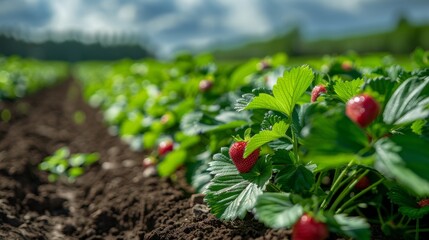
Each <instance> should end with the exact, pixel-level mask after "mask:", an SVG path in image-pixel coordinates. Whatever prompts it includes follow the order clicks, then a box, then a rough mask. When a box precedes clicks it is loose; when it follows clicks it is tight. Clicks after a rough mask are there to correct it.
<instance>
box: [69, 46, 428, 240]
mask: <svg viewBox="0 0 429 240" xmlns="http://www.w3.org/2000/svg"><path fill="white" fill-rule="evenodd" d="M413 56H414V60H415V61H414V62H415V64H416V69H415V70H413V71H407V70H405V69H404V68H402V67H400V66H398V65H393V64H392V62H391V61H383V63H382V62H380V63H379V64H378V65H375V66H374V65H372V64H367V65H365V63H368V62H365V61H364V59H362V58H359V57H356V56H347V57H337V58H329V59H325V60H320V61H319V63H320V66H321V67H320V68H318V69H311V68H310V67H308V66H301V67H296V68H291V67H288V66H285V63H286V57H285V55H282V54H279V55H276V56H274V57H273V58H267V59H263V60H250V61H248V62H247V63H245V64H242V65H240V66H237V67H232V68H228V67H221V66H219V65H216V64H214V63H213V61H212V59H211V58H210V57H209V56H207V55H205V56H199V57H196V58H192V57H190V56H180V57H178V58H177V59H175V61H173V62H158V61H143V62H129V61H125V62H120V63H111V64H109V65H103V66H101V65H100V64H95V63H86V64H81V65H79V66H78V68H77V69H78V70H77V72H78V75H79V79H81V81H82V84H83V87H84V91H85V96H86V98H87V99H88V101H89V102H90V103H91V104H92V105H93V106H96V107H99V108H101V109H102V110H103V111H104V114H105V120H106V122H108V123H109V124H110V125H111V126H112V127H111V130H112V131H111V132H112V133H114V134H119V135H120V136H121V138H122V139H124V140H125V141H127V142H128V143H130V145H131V147H132V148H134V149H135V150H142V149H146V150H147V151H148V153H150V157H148V158H146V159H145V160H144V163H143V164H144V165H145V167H147V169H154V167H155V166H156V167H157V170H158V173H159V174H160V175H161V176H169V175H171V174H173V173H174V172H175V171H176V169H177V168H179V167H180V166H182V165H186V167H187V170H188V180H189V181H190V183H191V184H192V185H193V186H194V187H195V188H196V189H197V190H198V191H202V192H204V193H205V195H206V197H205V200H206V202H207V203H208V205H209V206H210V208H211V211H212V213H213V214H215V215H216V216H217V217H219V218H221V219H224V220H233V219H236V218H244V217H245V216H246V214H247V213H248V212H252V213H253V214H254V216H255V217H256V218H257V219H258V220H259V221H261V222H263V223H265V224H266V225H267V226H269V227H272V228H292V227H293V238H294V239H325V238H326V237H327V236H328V234H329V232H332V233H336V234H339V235H346V236H349V237H352V238H357V239H369V238H370V230H369V229H370V228H369V224H368V223H372V224H375V225H380V227H381V229H382V231H383V233H384V234H386V235H391V236H393V235H394V234H396V233H397V232H401V233H404V236H411V235H415V236H417V237H418V236H419V234H420V233H421V232H425V231H428V227H429V226H427V224H426V223H425V221H424V220H427V215H428V213H429V206H426V205H427V203H428V200H427V197H428V196H429V178H428V176H429V174H427V173H428V172H429V169H428V168H429V164H428V163H429V152H428V150H427V149H425V147H424V146H428V143H429V134H428V132H429V131H428V129H429V128H428V126H429V124H428V122H427V117H428V115H429V110H428V105H429V104H428V99H429V77H428V76H429V74H428V73H429V71H428V69H427V67H428V66H427V56H428V53H427V52H424V51H421V50H419V51H416V52H415V53H414V55H413ZM417 65H418V67H417ZM232 135H235V136H236V137H234V138H232V137H231V136H232ZM166 139H167V141H165V140H166ZM231 143H232V145H231ZM229 145H231V147H230V148H228V147H227V146H229ZM219 149H221V152H220V153H216V152H217V151H218V150H219ZM213 154H214V156H213ZM422 219H423V220H422Z"/></svg>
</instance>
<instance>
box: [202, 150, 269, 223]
mask: <svg viewBox="0 0 429 240" xmlns="http://www.w3.org/2000/svg"><path fill="white" fill-rule="evenodd" d="M228 155H229V154H228V148H222V149H221V153H217V154H215V155H214V157H213V161H211V162H210V163H209V169H208V170H209V171H210V173H211V174H212V175H214V177H213V179H212V180H211V181H210V183H209V184H208V186H207V188H206V190H205V191H204V193H205V194H206V197H205V201H206V202H207V204H208V205H209V207H210V208H211V212H212V213H213V214H214V215H216V216H217V217H218V218H221V219H225V220H234V219H236V218H241V219H243V218H244V217H245V215H246V213H247V211H249V210H251V209H252V208H253V207H254V205H255V202H256V198H257V197H258V196H259V195H260V194H262V188H261V186H264V185H265V184H266V182H267V181H268V180H269V179H270V177H271V169H272V168H271V164H267V162H266V161H268V160H266V161H261V160H259V161H258V162H257V164H256V166H255V167H253V168H252V170H251V171H250V172H249V173H246V174H240V173H239V172H238V170H237V168H236V167H235V165H234V164H233V162H232V160H231V159H230V158H229V156H228Z"/></svg>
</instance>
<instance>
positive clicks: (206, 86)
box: [198, 79, 213, 92]
mask: <svg viewBox="0 0 429 240" xmlns="http://www.w3.org/2000/svg"><path fill="white" fill-rule="evenodd" d="M212 87H213V82H212V81H210V80H207V79H204V80H201V81H200V83H199V85H198V88H199V89H200V92H207V91H208V90H210V89H211V88H212Z"/></svg>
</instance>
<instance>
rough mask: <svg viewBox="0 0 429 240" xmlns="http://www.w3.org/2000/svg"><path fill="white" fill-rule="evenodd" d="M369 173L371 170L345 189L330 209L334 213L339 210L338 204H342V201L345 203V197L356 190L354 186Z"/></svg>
mask: <svg viewBox="0 0 429 240" xmlns="http://www.w3.org/2000/svg"><path fill="white" fill-rule="evenodd" d="M368 173H369V170H365V171H364V172H363V173H362V174H361V175H360V176H359V177H358V178H357V179H355V180H354V181H353V182H352V183H351V184H350V185H349V186H348V187H347V188H346V189H344V190H343V191H342V192H341V193H340V196H338V197H337V199H336V200H335V201H334V203H333V204H332V206H331V207H330V210H331V211H334V209H336V208H337V206H338V204H340V203H341V201H343V199H344V197H346V196H347V195H348V194H349V193H350V192H351V191H352V190H353V188H354V186H355V185H356V184H357V183H358V182H359V180H360V179H361V178H363V177H364V176H365V175H367V174H368Z"/></svg>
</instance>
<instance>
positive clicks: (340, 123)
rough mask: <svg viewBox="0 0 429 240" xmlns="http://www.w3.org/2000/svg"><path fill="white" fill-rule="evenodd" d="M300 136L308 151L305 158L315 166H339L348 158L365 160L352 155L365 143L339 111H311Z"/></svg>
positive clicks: (363, 137) (357, 131) (364, 136)
mask: <svg viewBox="0 0 429 240" xmlns="http://www.w3.org/2000/svg"><path fill="white" fill-rule="evenodd" d="M302 135H303V136H304V146H306V148H307V149H308V150H309V153H308V154H307V155H306V156H305V160H306V161H307V162H314V163H316V164H317V165H318V168H319V169H325V168H335V167H339V166H342V165H343V164H344V163H348V162H349V161H350V160H351V159H352V158H356V159H357V160H359V159H360V160H368V159H364V158H360V157H359V156H356V157H353V156H354V155H356V154H357V153H359V152H360V151H361V150H362V149H363V148H365V147H366V145H368V139H367V137H366V135H365V132H364V131H363V130H362V129H361V128H359V127H358V126H357V125H356V124H354V123H353V122H352V121H351V120H350V119H349V118H348V117H346V116H345V115H344V113H342V112H332V113H330V112H328V113H326V114H315V115H314V116H313V118H312V120H311V121H310V124H309V125H308V126H306V127H305V128H304V129H303V131H302ZM331 158H332V159H331Z"/></svg>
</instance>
